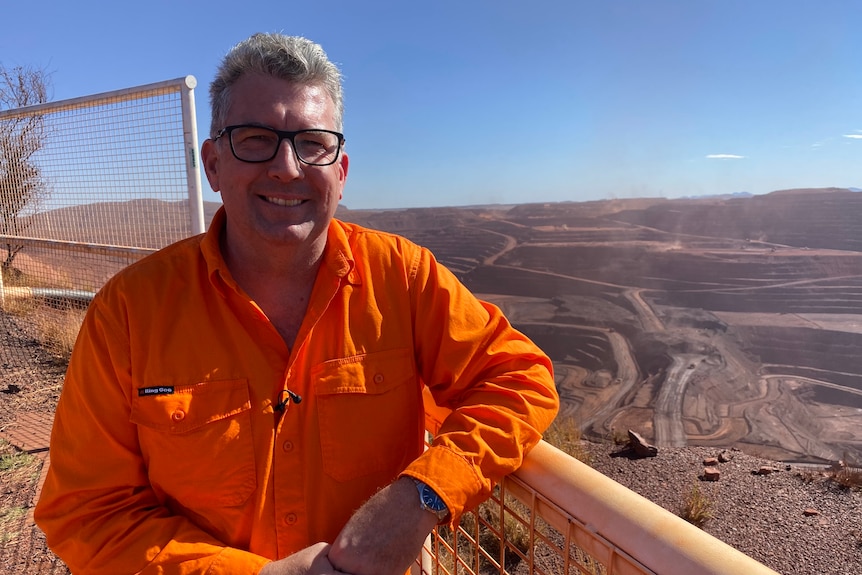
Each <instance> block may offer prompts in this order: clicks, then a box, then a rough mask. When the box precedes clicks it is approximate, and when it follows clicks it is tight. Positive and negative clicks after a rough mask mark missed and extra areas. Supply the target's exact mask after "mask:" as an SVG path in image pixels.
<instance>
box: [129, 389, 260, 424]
mask: <svg viewBox="0 0 862 575" xmlns="http://www.w3.org/2000/svg"><path fill="white" fill-rule="evenodd" d="M148 389H160V390H165V391H163V392H161V393H157V394H151V395H150V394H138V395H136V396H135V397H134V398H133V399H132V411H131V415H130V417H129V419H130V420H131V422H132V423H135V424H137V425H141V426H144V427H148V428H151V429H155V430H158V431H162V432H169V433H186V432H189V431H193V430H195V429H198V428H199V427H202V426H204V425H206V424H208V423H212V422H214V421H218V420H220V419H225V418H227V417H231V416H233V415H236V414H237V413H241V412H243V411H247V410H250V409H251V398H250V397H249V393H248V381H247V380H245V379H231V380H221V381H205V382H200V383H195V384H191V385H181V386H171V385H166V386H163V387H160V388H148ZM167 390H170V391H169V392H168V391H167Z"/></svg>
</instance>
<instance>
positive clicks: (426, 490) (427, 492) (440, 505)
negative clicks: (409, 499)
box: [421, 485, 446, 511]
mask: <svg viewBox="0 0 862 575" xmlns="http://www.w3.org/2000/svg"><path fill="white" fill-rule="evenodd" d="M421 495H422V503H424V504H425V506H426V507H428V508H429V509H431V510H433V511H442V510H443V509H446V503H444V502H443V500H442V499H441V498H440V496H439V495H437V494H436V493H435V492H434V490H433V489H431V488H430V487H428V486H427V485H423V486H422V491H421Z"/></svg>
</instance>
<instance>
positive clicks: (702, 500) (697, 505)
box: [679, 483, 712, 527]
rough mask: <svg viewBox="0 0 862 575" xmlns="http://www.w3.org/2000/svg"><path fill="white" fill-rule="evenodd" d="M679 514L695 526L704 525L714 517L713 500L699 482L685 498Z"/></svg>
mask: <svg viewBox="0 0 862 575" xmlns="http://www.w3.org/2000/svg"><path fill="white" fill-rule="evenodd" d="M679 516H680V517H682V518H683V519H685V520H686V521H688V522H689V523H691V524H692V525H694V526H695V527H703V524H704V523H706V522H707V521H708V520H709V519H712V500H710V499H709V497H707V496H706V494H704V493H703V491H701V490H700V487H699V486H698V485H697V483H695V484H694V485H693V486H692V488H691V491H690V492H689V493H688V496H687V497H686V498H685V501H684V502H683V504H682V509H681V510H680V513H679Z"/></svg>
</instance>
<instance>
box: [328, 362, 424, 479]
mask: <svg viewBox="0 0 862 575" xmlns="http://www.w3.org/2000/svg"><path fill="white" fill-rule="evenodd" d="M312 377H313V381H315V395H316V401H317V412H318V417H319V428H320V443H321V454H322V458H323V469H324V471H325V472H326V474H327V475H329V476H330V477H332V478H333V479H335V480H336V481H342V482H343V481H349V480H351V479H355V478H357V477H361V476H365V475H370V474H378V475H379V476H380V477H381V481H387V480H389V481H391V479H393V478H394V477H395V476H396V475H397V474H398V473H399V472H401V471H402V470H403V469H404V468H405V467H406V466H407V464H408V463H410V462H411V461H413V459H415V458H416V457H417V456H418V455H419V454H420V453H421V452H422V445H423V443H422V438H423V433H424V412H423V407H422V394H421V387H420V384H419V382H418V379H417V376H416V370H415V368H414V363H413V356H412V354H411V351H410V350H409V349H403V350H393V351H386V352H378V353H371V354H366V355H362V356H356V357H352V358H346V359H341V360H336V361H332V362H327V363H325V364H322V365H320V366H318V367H317V369H315V370H314V371H313V372H312ZM387 482H388V481H387ZM381 484H385V483H381Z"/></svg>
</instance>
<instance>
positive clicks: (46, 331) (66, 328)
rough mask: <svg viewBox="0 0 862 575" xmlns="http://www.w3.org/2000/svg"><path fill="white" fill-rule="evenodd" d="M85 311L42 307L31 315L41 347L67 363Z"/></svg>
mask: <svg viewBox="0 0 862 575" xmlns="http://www.w3.org/2000/svg"><path fill="white" fill-rule="evenodd" d="M86 313H87V312H86V310H82V309H76V308H73V307H68V308H66V309H54V308H50V307H42V308H39V309H38V310H37V311H34V312H33V314H32V319H33V321H34V323H35V325H36V330H37V332H38V337H39V342H40V343H41V344H42V347H44V348H45V349H47V350H48V351H49V352H51V354H53V355H54V356H56V357H58V358H59V359H61V360H63V361H66V362H68V361H69V357H71V355H72V348H73V347H74V346H75V340H76V339H77V338H78V332H79V331H80V329H81V324H82V323H83V321H84V316H85V315H86Z"/></svg>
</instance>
